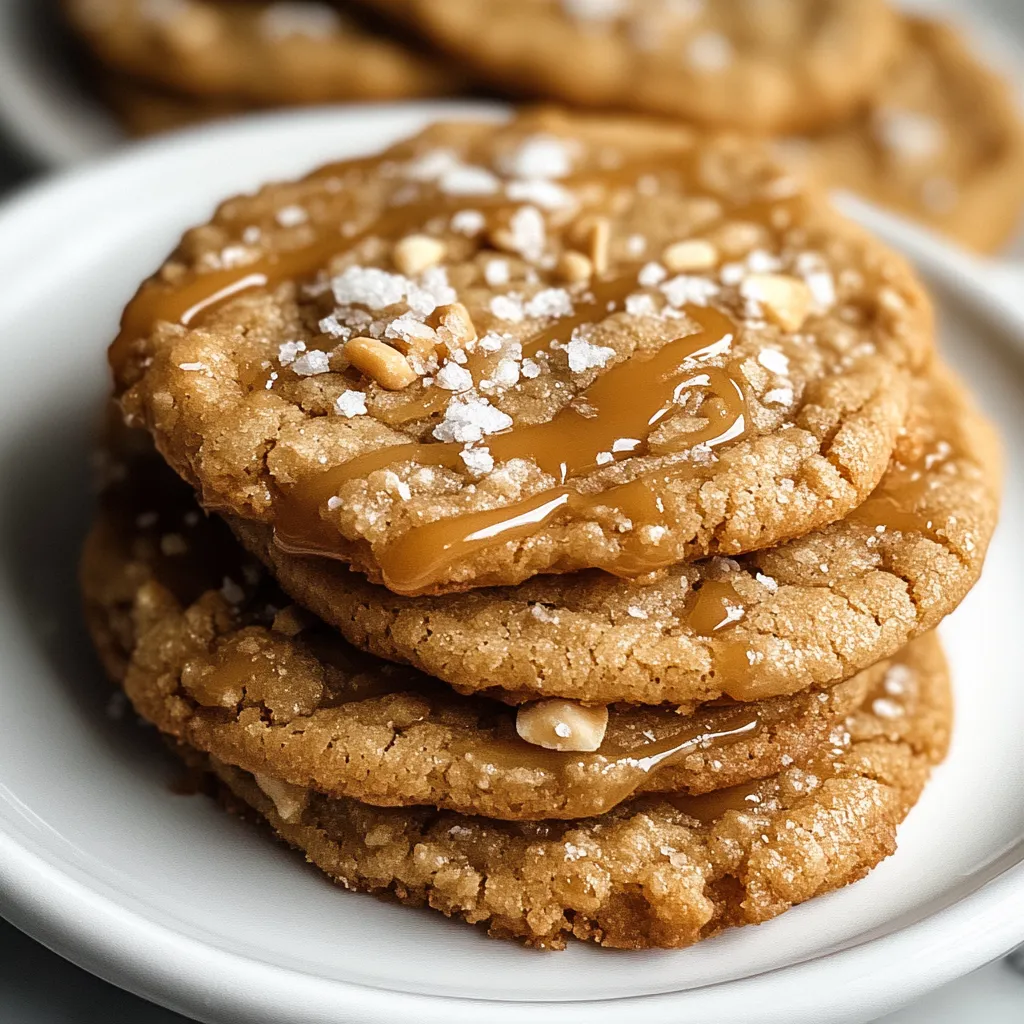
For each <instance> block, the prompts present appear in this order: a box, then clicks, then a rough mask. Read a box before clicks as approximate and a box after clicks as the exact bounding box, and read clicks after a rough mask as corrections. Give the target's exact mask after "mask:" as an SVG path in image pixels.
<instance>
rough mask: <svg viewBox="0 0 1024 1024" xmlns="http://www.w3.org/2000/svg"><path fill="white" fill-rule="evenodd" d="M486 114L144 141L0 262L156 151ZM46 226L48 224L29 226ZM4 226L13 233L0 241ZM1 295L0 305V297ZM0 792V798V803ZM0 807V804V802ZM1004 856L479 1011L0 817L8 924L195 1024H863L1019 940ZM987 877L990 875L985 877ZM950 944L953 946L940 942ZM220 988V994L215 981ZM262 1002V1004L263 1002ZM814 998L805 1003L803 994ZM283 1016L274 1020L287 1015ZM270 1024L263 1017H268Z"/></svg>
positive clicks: (307, 120) (975, 265)
mask: <svg viewBox="0 0 1024 1024" xmlns="http://www.w3.org/2000/svg"><path fill="white" fill-rule="evenodd" d="M494 109H495V108H494V107H493V106H490V107H489V106H484V105H477V104H467V103H420V104H392V105H380V106H377V107H375V108H372V109H367V108H360V109H358V110H344V109H340V110H339V109H337V108H334V109H331V108H323V109H316V110H310V111H305V112H302V113H298V114H297V113H293V112H289V113H285V114H281V113H277V114H265V115H258V116H254V117H251V118H248V119H245V120H242V121H237V122H233V123H228V124H223V125H217V126H214V127H203V128H199V129H195V130H192V131H188V132H185V133H181V134H178V135H174V136H166V137H162V138H159V139H155V140H152V141H150V142H146V143H144V144H142V145H140V146H137V147H135V148H133V149H130V150H125V151H121V152H120V153H116V154H113V155H110V156H107V157H105V158H103V159H102V160H100V161H97V162H95V163H93V164H91V165H88V166H86V167H83V168H80V169H77V170H74V171H71V172H69V173H65V174H63V175H61V176H59V177H57V178H56V179H54V180H50V181H47V182H43V183H40V184H37V185H35V186H32V187H30V188H28V189H26V190H24V191H22V192H21V193H20V194H18V195H16V196H15V197H13V198H12V199H10V200H8V201H7V202H6V203H4V204H3V205H2V206H0V263H2V262H3V260H4V258H5V256H4V249H8V250H9V249H11V248H12V247H13V246H12V243H11V242H7V243H5V242H4V241H3V240H4V239H5V238H16V237H17V234H18V232H17V230H16V228H17V226H18V222H19V221H20V222H26V221H31V219H32V218H33V216H35V217H37V218H38V217H39V215H40V214H41V213H42V212H43V211H44V210H45V208H46V207H47V206H48V205H50V204H53V203H55V202H57V201H59V200H60V198H61V197H63V200H64V201H65V202H66V201H68V199H69V197H77V201H81V198H82V196H83V195H85V194H87V193H88V191H89V189H90V188H99V187H101V186H102V185H103V184H104V183H106V184H109V183H110V180H111V179H113V178H116V177H117V176H118V175H119V174H137V175H144V174H145V173H146V172H147V168H148V169H149V171H151V172H155V171H156V169H157V168H158V167H159V165H160V163H161V161H162V159H163V156H164V155H165V154H166V153H167V152H168V151H178V150H182V149H195V150H196V152H197V154H198V153H203V152H206V151H207V150H208V149H218V148H220V147H222V146H224V145H226V144H227V143H228V142H230V141H231V140H232V139H236V140H237V139H242V138H250V139H252V138H255V137H257V136H264V137H265V136H267V135H273V134H275V133H282V134H284V133H287V132H305V131H312V130H314V125H318V126H320V127H321V128H322V126H323V124H324V122H332V123H334V124H335V125H339V124H341V123H346V122H348V123H349V125H350V126H351V122H352V121H353V120H358V119H361V118H366V117H373V118H383V119H387V118H388V117H395V118H407V117H409V116H411V115H413V114H416V115H423V116H425V117H429V118H433V117H437V116H443V115H446V114H447V115H451V114H453V113H455V112H458V111H467V110H469V111H473V112H481V113H485V114H486V113H488V112H493V111H494ZM872 216H873V221H874V223H873V224H872V226H873V227H874V228H875V229H876V230H879V231H881V233H883V234H884V235H885V236H886V237H887V240H888V241H889V242H890V243H892V244H895V245H898V246H900V247H902V248H905V249H907V250H909V251H910V252H911V253H912V255H914V256H915V257H916V258H918V260H919V262H921V263H923V264H924V268H923V269H924V270H925V272H926V273H928V274H929V275H930V276H932V277H933V278H935V279H937V280H938V282H939V283H940V286H941V287H943V288H944V289H945V290H946V291H948V292H949V293H950V294H951V295H953V296H955V297H957V298H960V299H962V300H963V301H964V302H965V303H966V304H967V305H968V306H969V307H970V308H971V310H972V312H973V314H974V315H975V316H977V317H979V318H980V319H982V320H984V321H986V322H989V323H995V322H996V321H997V320H998V321H999V324H1000V325H1001V326H1002V327H1003V328H1006V327H1007V326H1010V327H1011V328H1012V329H1013V330H1014V331H1015V332H1016V333H1017V335H1018V336H1020V335H1024V311H1021V310H1019V309H1017V310H1015V309H1011V308H1010V307H1005V308H1004V309H1003V310H1002V312H1000V311H998V310H994V309H993V308H992V307H991V306H990V305H988V304H986V302H985V301H984V296H985V295H986V294H988V292H987V291H986V286H985V282H984V280H983V279H982V272H983V270H984V269H985V267H986V266H987V265H986V264H984V263H983V262H981V261H977V260H972V259H970V258H968V257H966V256H965V255H963V254H961V253H958V252H956V251H955V250H953V249H952V248H949V247H947V246H942V245H936V244H935V243H934V242H931V241H930V240H929V244H928V245H924V246H922V245H920V244H919V243H915V239H914V238H913V237H910V236H908V235H907V233H906V232H907V229H906V228H905V227H904V226H903V225H902V224H901V223H900V222H899V221H898V220H897V219H896V218H892V217H889V216H888V215H885V214H881V213H876V214H873V215H872ZM41 223H42V225H43V228H42V230H43V231H45V230H46V224H47V221H46V219H45V218H44V219H42V221H41ZM5 228H7V229H10V228H14V229H15V230H5ZM0 299H2V296H0ZM3 797H4V794H3V793H2V791H0V798H3ZM3 803H4V804H5V805H7V806H9V802H8V801H7V800H6V798H4V799H3ZM1010 856H1014V857H1016V858H1017V859H1016V861H1015V863H1012V864H1007V865H1006V866H1005V867H1003V868H1002V869H1000V870H998V871H997V872H996V873H995V874H994V876H993V877H991V878H989V879H988V880H987V881H985V882H983V883H982V884H980V885H979V887H978V888H977V889H976V890H975V891H974V892H972V893H970V894H969V895H967V896H966V897H964V898H963V899H961V900H960V901H958V902H956V903H953V904H951V905H949V906H946V907H944V908H942V909H941V910H939V911H937V912H934V913H932V914H929V915H927V916H925V917H922V918H920V919H919V920H916V921H914V922H912V923H910V924H907V925H905V926H903V927H901V928H898V929H896V930H895V931H892V932H889V933H887V934H885V935H883V936H879V937H876V938H873V939H867V940H865V941H863V942H861V943H858V944H856V945H854V946H851V947H848V948H845V949H842V950H839V951H835V952H832V953H828V954H825V955H824V956H821V957H818V958H814V959H810V960H805V961H803V962H800V963H797V964H792V965H789V966H787V967H784V968H779V969H775V970H770V971H766V972H763V973H761V974H757V975H753V976H750V977H747V978H742V979H739V980H736V981H731V982H721V983H717V984H708V985H703V986H700V987H697V988H690V989H685V990H680V991H676V992H669V993H661V994H654V995H638V996H624V997H620V998H617V999H603V1000H597V1001H567V1002H559V1001H551V1000H546V1001H529V1000H524V1001H521V1002H520V1001H509V1000H503V999H496V1000H481V999H476V998H469V997H458V996H451V995H428V994H415V993H407V992H400V991H394V990H388V989H384V988H379V987H373V986H368V985H361V984H359V983H357V982H352V981H342V980H335V979H326V978H323V977H313V976H311V975H309V974H306V973H304V972H302V971H300V970H297V969H294V968H286V967H281V966H277V965H271V964H266V963H261V962H259V961H257V960H255V959H253V958H251V957H247V956H245V955H243V954H239V953H235V952H232V951H229V950H225V949H221V948H217V947H216V946H214V945H211V944H210V943H209V942H206V941H204V940H203V939H200V938H195V937H193V936H189V935H187V934H184V933H183V932H181V931H179V930H177V929H175V928H174V927H173V926H171V925H168V924H164V923H161V922H158V921H155V920H153V919H151V918H150V916H149V915H148V914H146V913H144V912H142V911H140V910H138V909H134V908H131V907H127V906H125V905H123V904H121V903H119V902H118V901H117V899H116V898H114V897H113V896H111V895H108V894H107V893H105V892H103V891H101V890H100V888H99V887H98V886H96V885H95V884H94V885H93V886H92V887H90V886H89V885H88V884H87V881H83V880H82V879H80V878H78V877H75V876H74V875H73V874H72V873H70V872H69V871H67V870H64V869H63V868H62V866H61V865H60V863H59V862H58V860H57V859H56V858H53V857H50V856H47V855H46V854H44V853H41V852H39V851H38V850H36V849H33V848H32V844H31V843H29V842H26V841H25V837H24V834H23V833H22V834H19V830H18V829H17V827H14V828H12V827H11V823H10V822H8V821H6V820H4V818H2V817H0V909H2V910H3V912H4V915H5V916H7V917H8V918H9V919H10V920H11V922H12V923H13V924H15V925H16V926H17V927H19V928H20V929H21V930H22V931H25V932H26V933H28V934H29V935H31V936H32V937H33V938H36V939H37V940H39V941H40V942H42V943H43V944H44V945H46V946H48V947H49V948H50V949H52V950H54V951H55V952H57V953H59V954H60V955H62V956H64V957H66V958H67V959H69V960H71V961H72V962H75V963H77V964H79V965H80V966H82V967H84V968H86V969H87V970H90V971H91V972H92V973H95V974H98V975H99V976H100V977H103V978H104V979H105V980H107V981H111V982H113V983H114V984H117V985H119V986H120V987H122V988H126V989H128V990H129V991H132V992H134V993H136V994H137V995H141V996H143V997H145V998H148V999H151V1000H152V1001H154V1002H157V1003H160V1004H162V1005H164V1006H167V1007H169V1008H170V1009H174V1010H177V1011H179V1012H184V1013H188V1014H190V1015H192V1016H195V1017H198V1019H200V1020H204V1021H208V1022H218V1024H219V1022H222V1021H236V1020H237V1021H240V1022H241V1021H254V1020H260V1021H262V1020H266V1021H270V1020H274V1021H275V1022H277V1021H280V1022H281V1024H285V1022H291V1021H295V1022H296V1024H298V1022H299V1021H303V1022H310V1021H319V1020H324V1021H327V1020H335V1019H337V1013H338V1012H339V1010H345V1011H347V1012H349V1013H352V1014H358V1018H357V1019H359V1020H360V1021H367V1022H374V1024H376V1022H377V1021H380V1022H381V1024H383V1022H385V1021H388V1022H391V1021H395V1020H404V1019H410V1020H417V1021H421V1022H423V1024H434V1022H436V1024H442V1022H444V1024H462V1022H466V1024H470V1022H472V1024H476V1022H477V1021H478V1020H479V1016H480V1013H481V1010H486V1012H487V1013H488V1014H489V1015H490V1016H491V1017H492V1018H493V1019H494V1020H495V1021H499V1022H503V1021H509V1022H513V1021H519V1020H521V1019H522V1015H523V1011H524V1008H527V1007H528V1008H529V1011H530V1015H531V1019H532V1020H535V1021H537V1022H538V1024H546V1022H548V1021H550V1022H552V1024H554V1022H556V1021H557V1022H558V1024H564V1022H565V1021H566V1020H572V1019H575V1018H576V1017H579V1019H581V1020H582V1019H584V1018H586V1019H587V1020H588V1021H598V1022H603V1021H607V1022H609V1024H611V1022H612V1021H621V1019H622V1015H623V1011H624V1010H625V1011H626V1012H636V1013H640V1012H643V1014H644V1016H645V1017H646V1018H647V1019H648V1020H650V1021H651V1022H652V1024H658V1022H661V1021H664V1022H666V1024H667V1022H669V1021H673V1022H679V1021H683V1020H687V1021H701V1020H705V1019H707V1018H708V1017H709V1016H710V1015H711V1014H712V1013H714V1014H715V1015H716V1017H717V1018H718V1019H719V1020H720V1021H722V1022H723V1024H728V1022H730V1021H737V1022H738V1021H741V1020H745V1019H746V1017H745V1016H744V1015H743V1014H744V1011H745V1009H749V1006H750V1005H751V1000H756V1005H758V1007H759V1015H760V1017H761V1019H762V1021H764V1024H776V1022H778V1024H782V1022H789V1024H796V1022H803V1021H808V1022H809V1021H812V1020H815V1019H816V1018H817V1015H818V1014H820V1008H821V1002H820V993H821V991H822V988H823V986H824V987H825V988H827V989H828V990H830V991H835V990H836V988H837V987H838V988H839V990H840V991H841V992H842V993H843V1001H844V1004H845V1006H844V1008H843V1009H841V1010H839V1012H840V1013H841V1014H842V1016H841V1017H834V1018H833V1020H835V1021H836V1022H837V1024H838V1021H839V1020H854V1019H859V1020H863V1019H865V1018H866V1017H867V1016H869V1015H871V1014H875V1015H877V1014H880V1013H883V1012H886V1011H887V1010H890V1009H893V1008H894V1007H895V1006H896V1005H898V1004H900V1003H902V1002H906V1001H909V1000H911V999H913V998H915V997H916V996H918V995H921V994H923V993H924V992H926V991H928V990H929V989H932V988H935V987H937V986H938V985H941V984H943V983H944V982H946V981H950V980H952V979H953V978H955V977H957V976H959V975H962V974H966V973H968V972H969V971H971V970H973V969H974V968H977V967H980V966H982V965H983V964H985V963H987V962H989V961H990V960H992V959H994V958H996V957H998V956H1000V955H1002V954H1003V953H1005V952H1006V951H1008V950H1009V949H1010V948H1012V947H1013V946H1014V945H1016V944H1017V943H1019V942H1020V941H1022V940H1024V845H1022V844H1016V845H1014V846H1013V847H1011V848H1010V849H1009V850H1008V851H1006V852H1005V853H1004V854H1003V857H1004V858H1009V857H1010ZM993 866H994V865H993ZM953 940H955V941H953ZM226 979H230V985H226V984H225V980H226ZM268 993H272V996H271V997H269V998H268ZM816 997H817V998H816ZM285 1007H287V1010H286V1009H285ZM271 1014H272V1016H271Z"/></svg>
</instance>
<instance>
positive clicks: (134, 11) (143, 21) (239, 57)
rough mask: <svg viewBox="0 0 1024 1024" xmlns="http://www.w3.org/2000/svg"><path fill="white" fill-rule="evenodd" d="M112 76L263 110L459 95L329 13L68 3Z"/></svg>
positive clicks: (220, 3)
mask: <svg viewBox="0 0 1024 1024" xmlns="http://www.w3.org/2000/svg"><path fill="white" fill-rule="evenodd" d="M64 7H65V10H66V12H67V15H68V18H69V20H70V21H71V24H72V25H73V26H74V28H75V29H76V30H77V32H78V34H79V35H81V36H82V38H83V39H84V40H85V41H86V43H87V44H88V45H89V47H90V48H91V49H92V50H93V52H94V53H95V54H96V56H97V57H98V58H99V59H100V60H101V61H102V62H103V64H104V65H106V66H107V67H108V68H110V69H112V70H117V71H121V72H124V73H127V74H130V75H135V76H137V77H138V78H140V79H142V80H143V81H146V82H150V83H152V84H154V85H160V86H163V87H165V88H170V89H173V90H175V91H178V92H182V93H185V94H187V95H191V96H197V97H216V98H217V99H219V100H222V101H227V100H229V99H234V100H236V101H246V102H249V103H253V104H267V105H269V104H287V103H318V102H330V101H332V100H388V99H408V98H413V97H418V96H438V95H444V94H448V93H451V92H452V91H454V90H455V89H456V87H457V85H456V80H455V76H454V75H451V74H449V72H448V71H446V70H445V69H444V67H443V65H442V63H441V62H439V61H435V60H433V59H430V58H429V57H427V56H426V55H424V54H423V53H422V51H421V52H420V53H416V52H413V51H410V50H407V49H406V48H405V47H403V46H402V45H401V44H400V43H398V42H395V41H393V40H392V39H389V38H388V37H387V36H385V35H378V34H376V33H374V32H372V31H370V30H367V29H366V28H365V27H364V26H363V25H362V24H361V23H360V22H359V20H357V19H355V18H354V17H353V16H352V15H351V14H350V13H349V12H343V11H342V10H341V9H339V7H338V6H337V5H334V4H329V3H307V2H303V3H298V2H275V3H261V2H255V3H243V2H239V0H64Z"/></svg>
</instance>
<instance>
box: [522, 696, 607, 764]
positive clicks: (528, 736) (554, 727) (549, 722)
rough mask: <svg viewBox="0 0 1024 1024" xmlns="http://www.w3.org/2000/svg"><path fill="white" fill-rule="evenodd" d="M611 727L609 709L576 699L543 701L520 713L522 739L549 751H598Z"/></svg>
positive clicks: (529, 705) (527, 706)
mask: <svg viewBox="0 0 1024 1024" xmlns="http://www.w3.org/2000/svg"><path fill="white" fill-rule="evenodd" d="M607 729H608V708H607V707H604V706H600V707H587V706H586V705H584V704H577V703H576V701H572V700H561V699H559V698H552V699H551V700H539V701H537V702H536V703H534V704H524V705H523V706H522V707H520V709H519V710H518V712H517V713H516V732H517V733H519V736H520V738H522V739H524V740H526V742H527V743H532V744H533V745H534V746H535V747H544V749H545V750H571V751H578V752H580V753H589V752H592V751H594V750H597V749H598V747H600V746H601V743H602V741H603V740H604V734H605V731H606V730H607Z"/></svg>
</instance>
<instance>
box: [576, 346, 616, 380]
mask: <svg viewBox="0 0 1024 1024" xmlns="http://www.w3.org/2000/svg"><path fill="white" fill-rule="evenodd" d="M565 351H566V354H567V355H568V356H569V369H570V370H572V372H573V373H582V372H583V371H584V370H591V369H593V368H594V367H600V366H604V365H605V364H606V363H607V362H608V360H609V359H612V358H613V357H614V356H615V349H613V348H608V347H607V346H606V345H594V344H592V343H591V342H589V341H586V340H584V339H583V338H573V339H572V340H571V341H570V342H569V344H568V345H566V346H565Z"/></svg>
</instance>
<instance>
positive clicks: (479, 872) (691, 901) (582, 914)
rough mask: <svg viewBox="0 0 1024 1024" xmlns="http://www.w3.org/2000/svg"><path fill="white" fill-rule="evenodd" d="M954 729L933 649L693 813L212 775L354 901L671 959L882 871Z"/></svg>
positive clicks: (681, 805)
mask: <svg viewBox="0 0 1024 1024" xmlns="http://www.w3.org/2000/svg"><path fill="white" fill-rule="evenodd" d="M951 714H952V708H951V696H950V691H949V683H948V678H947V672H946V667H945V664H944V661H943V657H942V653H941V650H940V648H939V645H938V642H937V640H936V639H935V638H934V637H933V636H927V637H924V638H922V639H921V640H918V641H915V642H914V644H912V645H911V646H910V647H909V648H908V650H907V651H906V653H905V655H904V658H903V663H902V664H901V666H900V669H899V671H897V672H895V673H894V674H891V675H890V676H889V677H888V680H887V684H886V686H885V687H884V688H883V692H882V693H881V695H879V696H876V697H874V698H873V699H872V700H870V701H869V702H868V704H867V705H866V706H865V708H864V709H863V710H862V711H860V712H858V713H856V714H854V715H853V716H851V718H850V720H849V722H848V724H847V728H846V730H840V732H841V735H837V736H836V737H835V741H836V743H835V746H834V747H831V748H829V749H828V751H827V752H823V754H822V756H821V757H820V758H819V759H817V760H816V761H814V762H812V763H810V764H809V765H806V766H803V767H796V766H793V767H791V768H788V769H786V770H785V771H784V772H782V773H781V774H779V775H777V776H775V777H773V778H771V779H768V780H764V781H762V782H759V783H756V784H753V785H750V786H741V787H739V788H738V789H731V790H724V791H721V792H718V793H712V794H710V795H708V796H703V797H643V798H638V799H636V800H633V801H629V802H627V803H625V804H623V805H622V806H620V807H619V808H617V809H616V810H614V811H612V812H610V813H609V814H606V815H604V816H602V817H600V818H596V819H594V818H592V819H586V820H584V821H573V822H557V821H544V822H526V823H523V822H520V823H502V822H493V821H487V820H486V819H483V818H477V817H468V816H465V815H459V814H454V813H451V812H446V811H436V810H433V809H430V808H417V809H415V810H408V809H404V810H384V809H380V808H374V807H370V806H368V805H366V804H361V803H358V802H356V801H353V800H336V799H331V798H329V797H325V796H323V795H321V794H318V793H315V792H311V791H307V790H303V789H301V788H297V787H289V786H287V785H284V784H282V783H280V782H278V781H277V780H274V779H271V778H261V779H259V780H257V779H256V778H254V777H253V776H251V775H248V774H246V773H244V772H241V771H239V770H238V769H236V768H231V767H229V766H227V765H223V764H217V763H214V762H210V761H209V760H208V759H206V761H205V764H206V766H207V767H208V768H211V769H212V770H213V771H215V772H216V773H217V776H218V777H219V778H220V779H221V781H222V782H224V783H225V784H226V785H227V786H228V787H230V790H231V792H232V793H233V794H234V795H235V796H236V797H238V798H240V799H241V800H242V801H244V802H245V803H246V804H248V805H249V806H251V807H253V808H255V809H256V810H257V811H258V812H259V813H260V814H261V815H263V816H264V817H265V818H266V819H267V821H269V822H270V824H271V825H272V826H273V827H274V829H275V830H276V831H277V833H278V834H279V835H280V837H281V838H282V839H284V840H285V841H287V842H289V843H290V844H291V845H292V846H295V847H297V848H298V849H300V850H302V851H303V852H304V853H305V855H306V858H307V859H308V860H310V861H311V862H312V863H314V864H315V865H317V867H319V868H321V869H322V870H323V871H325V872H326V873H327V874H328V875H329V876H330V877H332V878H333V879H334V880H335V881H336V882H338V883H339V884H340V885H342V886H344V887H345V888H346V889H359V890H367V891H371V892H377V893H380V894H382V895H389V896H392V897H396V898H397V899H399V900H401V901H402V902H404V903H409V904H413V905H422V904H426V905H428V906H430V907H431V908H433V909H435V910H439V911H441V912H442V913H444V914H446V915H447V916H449V917H462V918H464V919H465V920H467V921H468V922H470V923H473V924H478V925H481V926H484V927H486V928H487V930H488V932H489V933H490V934H491V935H492V936H495V937H500V938H515V939H520V940H522V941H525V942H526V943H528V944H530V945H533V946H541V947H547V948H561V947H562V946H564V945H565V944H566V942H567V941H568V940H569V939H570V938H572V937H575V938H577V939H583V940H589V941H593V942H597V943H600V944H602V945H604V946H612V947H617V948H624V949H642V948H649V947H680V946H687V945H690V944H691V943H694V942H697V941H699V940H701V939H705V938H708V937H709V936H712V935H715V934H716V933H718V932H721V931H722V930H724V929H726V928H729V927H736V926H739V925H747V924H762V923H764V922H765V921H768V920H770V919H771V918H774V917H777V916H778V915H779V914H781V913H783V912H784V911H786V910H788V909H789V908H790V907H793V906H795V905H797V904H799V903H803V902H804V901H806V900H809V899H812V898H814V897H815V896H820V895H822V894H824V893H826V892H830V891H832V890H834V889H838V888H840V887H842V886H844V885H848V884H849V883H851V882H854V881H857V880H858V879H860V878H862V877H863V876H864V875H866V874H867V873H868V872H869V871H870V870H871V868H872V867H874V866H875V865H876V864H878V863H879V861H881V860H883V859H884V858H885V857H887V856H889V855H890V854H891V853H892V852H893V851H894V849H895V847H896V827H897V825H898V824H899V823H900V821H902V819H903V818H904V817H905V816H906V814H907V813H908V811H909V809H910V808H911V806H912V805H913V804H914V803H915V801H916V800H917V798H918V796H919V794H920V792H921V789H922V787H923V786H924V784H925V782H926V780H927V778H928V774H929V772H930V770H931V767H932V766H933V765H934V764H936V763H937V762H938V761H940V760H941V759H942V758H943V756H944V755H945V752H946V748H947V745H948V740H949V729H950V722H951ZM182 753H183V754H184V755H185V756H186V757H191V758H192V759H193V761H196V760H200V761H201V760H202V759H201V757H200V756H199V755H196V754H192V753H191V752H190V751H188V750H187V749H185V750H183V751H182Z"/></svg>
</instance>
